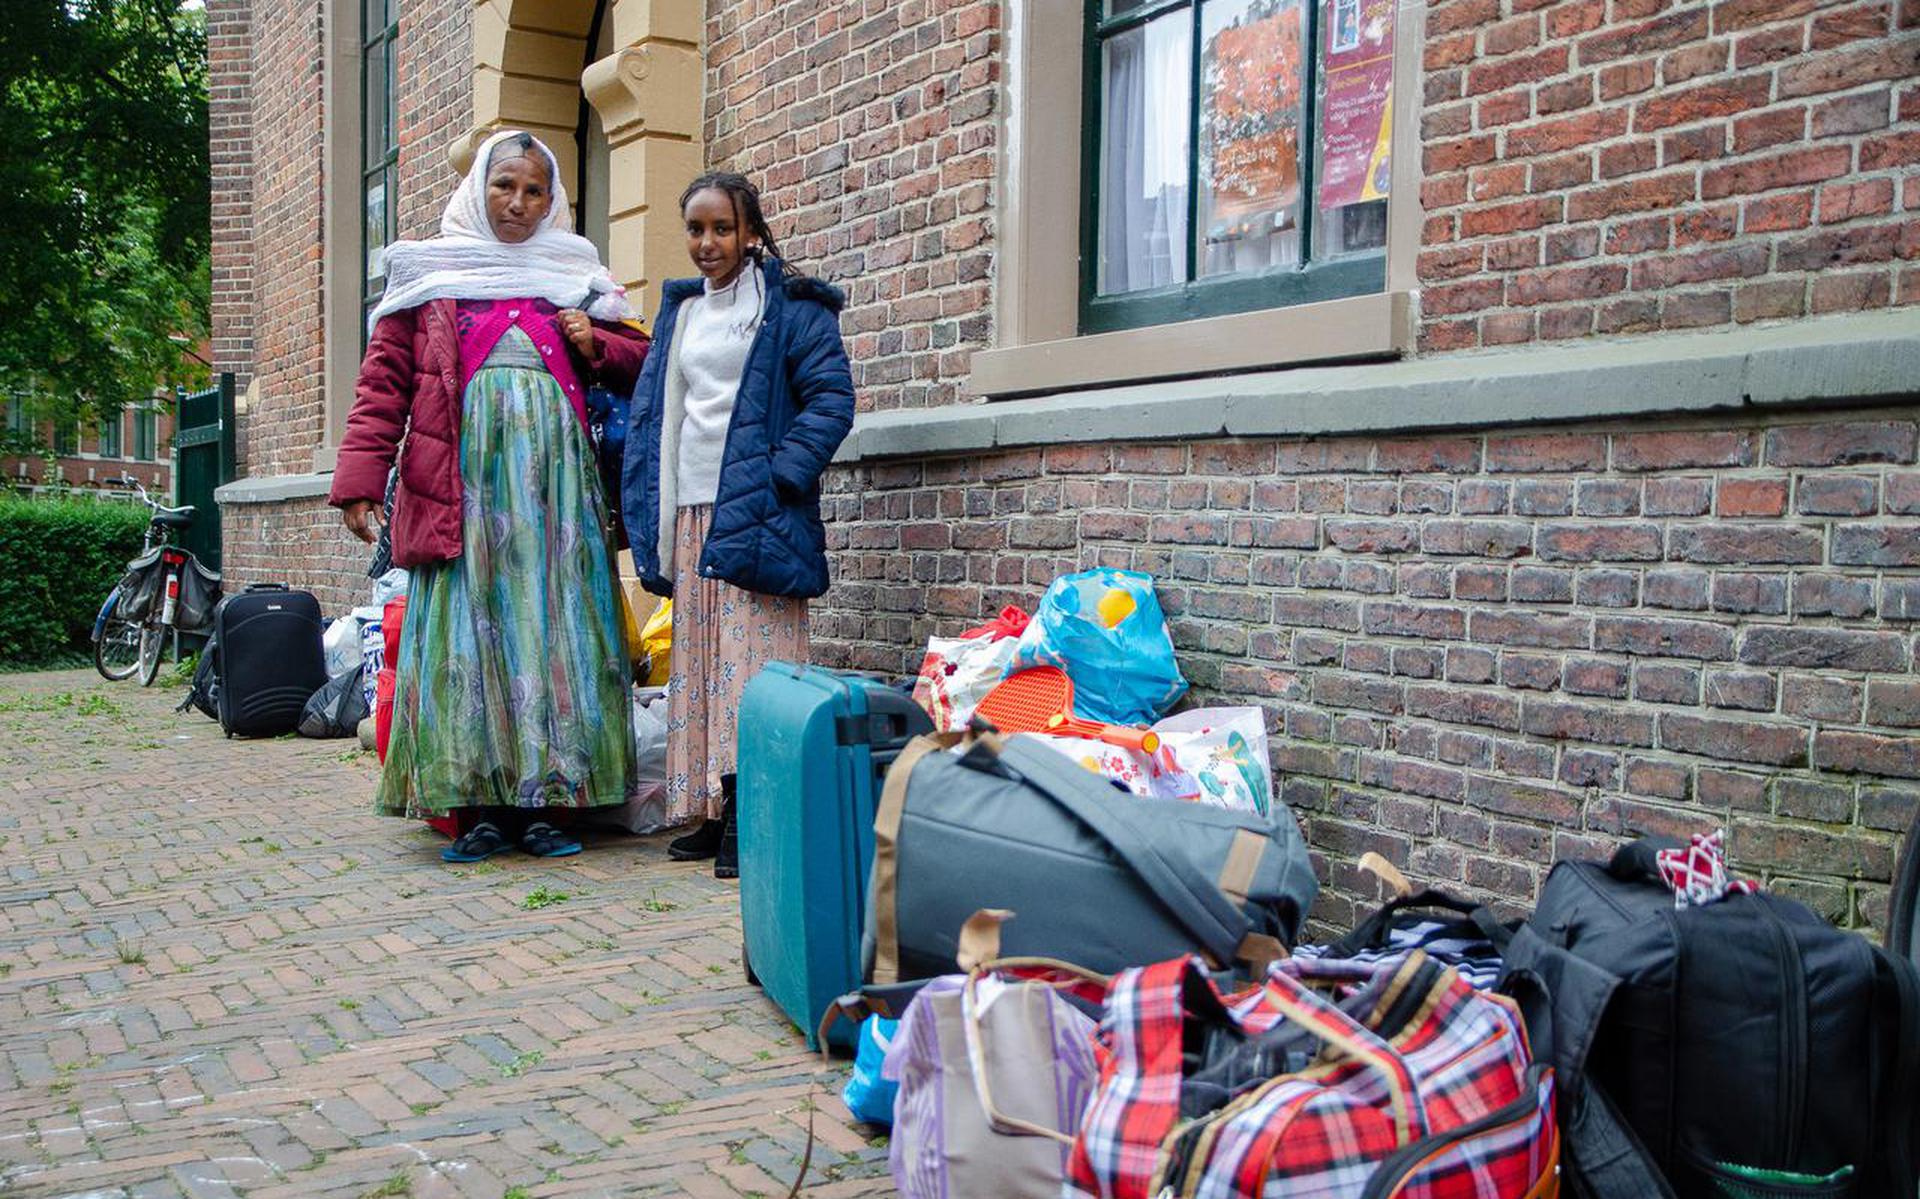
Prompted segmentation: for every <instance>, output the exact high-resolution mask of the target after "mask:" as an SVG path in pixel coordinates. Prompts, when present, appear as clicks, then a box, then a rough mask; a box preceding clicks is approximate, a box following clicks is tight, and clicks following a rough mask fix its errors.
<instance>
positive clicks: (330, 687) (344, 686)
mask: <svg viewBox="0 0 1920 1199" xmlns="http://www.w3.org/2000/svg"><path fill="white" fill-rule="evenodd" d="M360 684H361V668H360V667H358V666H353V667H349V668H348V669H346V670H343V671H341V672H340V673H339V674H337V675H335V676H334V677H333V678H332V679H330V680H328V682H327V685H326V686H324V687H322V688H320V690H318V691H316V692H314V693H313V696H312V698H310V699H308V700H307V704H306V707H304V708H302V709H301V710H300V723H299V725H298V726H296V727H295V729H294V731H295V732H296V733H299V734H300V735H301V736H302V737H351V736H353V735H354V733H356V732H358V731H359V729H360V722H361V721H362V720H365V719H366V718H367V715H368V712H367V692H366V688H364V687H362V686H361V685H360Z"/></svg>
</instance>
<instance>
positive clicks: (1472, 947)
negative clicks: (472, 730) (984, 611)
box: [738, 571, 1920, 1199]
mask: <svg viewBox="0 0 1920 1199" xmlns="http://www.w3.org/2000/svg"><path fill="white" fill-rule="evenodd" d="M1116 595H1118V596H1119V598H1111V597H1114V596H1116ZM1165 640H1166V630H1165V622H1164V619H1163V618H1162V617H1161V615H1160V612H1159V609H1158V607H1157V605H1156V604H1153V603H1152V590H1151V581H1150V580H1147V579H1145V578H1144V576H1127V575H1125V573H1124V572H1115V571H1099V572H1087V573H1086V574H1083V575H1076V576H1070V577H1069V578H1067V579H1063V580H1060V581H1058V582H1056V584H1055V585H1054V587H1053V588H1051V589H1049V591H1048V593H1047V596H1046V597H1045V598H1043V600H1042V602H1041V604H1040V606H1039V607H1038V608H1037V609H1036V611H1035V612H1034V614H1033V615H1032V617H1031V618H1028V617H1027V616H1026V615H1025V614H1024V613H1021V612H1019V611H1017V610H1013V611H1009V612H1006V613H1003V614H1002V615H1001V617H1000V618H998V619H997V620H995V621H994V622H991V623H990V624H989V625H987V626H983V627H982V628H980V629H976V630H971V631H970V632H969V634H968V635H966V636H963V637H961V638H957V639H953V640H951V641H942V640H940V639H936V640H935V642H934V643H933V644H932V645H931V646H930V647H929V653H928V656H927V665H926V666H925V667H924V668H923V670H922V672H921V677H920V679H919V680H917V683H916V689H915V696H914V697H913V698H909V697H908V696H907V695H906V694H905V692H904V691H903V689H902V688H900V687H899V686H896V685H893V684H890V683H888V682H887V681H885V680H880V679H875V678H871V677H868V676H863V675H857V674H849V673H841V672H833V671H827V670H821V669H817V668H807V667H795V666H787V665H783V664H775V665H774V666H772V667H769V668H768V670H767V671H765V672H764V673H763V674H762V675H761V676H759V677H757V678H756V679H755V680H754V681H753V682H752V683H751V684H750V685H749V687H748V690H747V694H746V698H745V700H744V701H743V705H742V712H741V727H742V733H741V737H742V743H741V747H740V763H741V774H740V781H739V800H738V803H739V811H738V820H739V835H740V865H741V909H742V926H743V933H744V945H743V955H744V958H745V962H746V966H747V972H748V977H749V978H750V979H752V980H754V981H755V982H757V983H758V984H759V985H761V986H762V987H763V988H764V989H765V991H766V993H767V995H768V996H769V997H770V998H771V999H773V1000H774V1002H775V1003H776V1004H777V1005H778V1006H779V1007H780V1008H782V1009H783V1010H784V1011H785V1012H786V1013H787V1014H788V1015H789V1016H790V1017H791V1018H792V1019H793V1020H794V1022H795V1023H796V1024H797V1025H798V1026H799V1027H800V1028H801V1029H802V1030H803V1031H805V1032H806V1033H807V1036H808V1039H809V1043H810V1044H812V1045H815V1046H816V1047H820V1048H822V1049H825V1048H827V1047H828V1046H838V1047H841V1048H851V1049H853V1050H854V1053H855V1061H854V1070H853V1076H852V1078H851V1079H850V1081H849V1083H848V1086H847V1090H846V1092H845V1096H844V1097H845V1099H846V1101H847V1104H848V1106H849V1108H850V1109H851V1110H852V1111H853V1112H854V1114H855V1116H856V1117H857V1118H860V1119H863V1120H868V1121H872V1122H874V1123H877V1124H891V1125H893V1126H894V1128H893V1136H892V1139H891V1142H890V1144H891V1148H890V1155H891V1164H892V1168H893V1174H894V1180H895V1183H896V1185H897V1186H898V1188H899V1190H900V1192H901V1193H902V1194H903V1195H906V1196H910V1197H919V1196H928V1197H932V1196H941V1197H943V1199H957V1197H961V1196H975V1195H978V1196H1025V1195H1033V1196H1041V1195H1047V1196H1055V1195H1063V1194H1064V1195H1070V1196H1081V1195H1084V1196H1139V1197H1142V1199H1146V1197H1157V1196H1172V1195H1180V1196H1193V1195H1205V1196H1248V1197H1251V1196H1295V1195H1301V1196H1305V1195H1312V1196H1329V1197H1330V1196H1354V1197H1362V1196H1365V1197H1382V1199H1384V1197H1387V1196H1423V1197H1425V1196H1435V1197H1437V1196H1475V1197H1478V1199H1495V1197H1506V1196H1513V1197H1516V1199H1518V1197H1532V1196H1551V1195H1558V1194H1560V1193H1562V1189H1563V1188H1564V1190H1565V1193H1566V1194H1568V1195H1577V1196H1592V1197H1598V1199H1615V1197H1619V1199H1625V1197H1628V1196H1633V1197H1641V1196H1670V1197H1674V1196H1677V1197H1683V1199H1691V1197H1695V1196H1698V1197H1701V1199H1706V1197H1710V1196H1711V1197H1721V1199H1783V1197H1787V1196H1855V1197H1862V1199H1864V1197H1868V1196H1914V1195H1916V1193H1920V1095H1916V1090H1920V977H1917V976H1916V973H1915V970H1914V968H1913V966H1912V964H1911V963H1909V962H1908V961H1906V960H1905V959H1903V958H1899V957H1896V956H1894V955H1890V954H1887V953H1885V952H1883V951H1881V950H1880V949H1878V948H1876V947H1875V946H1873V945H1871V944H1870V943H1869V942H1868V941H1866V940H1865V939H1864V938H1862V937H1860V936H1858V935H1856V934H1853V933H1848V932H1843V931H1840V930H1837V929H1835V928H1833V927H1831V926H1830V925H1828V924H1827V923H1826V922H1825V921H1824V920H1822V919H1821V918H1820V917H1818V916H1817V915H1815V914H1814V913H1812V912H1811V911H1810V910H1808V909H1807V908H1806V907H1804V906H1803V905H1801V904H1798V903H1796V902H1794V901H1792V900H1790V899H1786V898H1784V897H1780V896H1775V895H1770V894H1767V893H1765V892H1764V891H1761V890H1759V889H1758V888H1756V887H1754V886H1753V885H1751V884H1749V883H1747V882H1744V881H1741V880H1739V879H1738V878H1736V877H1735V876H1734V875H1733V873H1732V872H1731V871H1730V869H1729V868H1728V866H1727V863H1726V861H1725V858H1724V855H1723V853H1722V850H1721V845H1720V839H1719V835H1718V834H1717V833H1711V832H1705V831H1703V835H1701V836H1697V837H1695V838H1694V839H1693V841H1692V843H1690V844H1678V843H1673V842H1666V841H1657V840H1644V841H1638V842H1634V843H1631V844H1628V845H1626V846H1624V847H1623V848H1621V849H1620V850H1619V852H1618V853H1617V854H1616V855H1615V856H1614V857H1613V858H1612V859H1611V860H1610V861H1606V862H1561V863H1560V864H1558V865H1556V866H1555V867H1554V869H1553V871H1552V872H1551V874H1550V876H1549V878H1548V881H1547V883H1546V886H1545V887H1544V889H1543V891H1542V894H1541V896H1540V899H1539V903H1538V905H1537V907H1536V909H1535V910H1534V912H1533V913H1532V914H1531V915H1530V916H1529V917H1528V918H1527V919H1525V920H1524V921H1511V922H1502V921H1501V920H1500V919H1498V918H1497V917H1496V915H1495V914H1494V913H1493V912H1492V911H1491V910H1489V909H1487V908H1485V907H1482V906H1479V905H1477V904H1475V903H1473V902H1470V901H1467V900H1465V899H1463V898H1461V897H1458V896H1453V895H1449V894H1446V893H1444V892H1440V891H1433V890H1427V891H1419V890H1416V889H1415V888H1414V887H1412V886H1411V885H1409V884H1408V883H1407V882H1406V880H1405V879H1404V878H1402V877H1400V875H1399V873H1398V871H1396V870H1394V869H1393V868H1392V867H1391V866H1389V865H1387V864H1385V863H1374V865H1375V866H1376V869H1377V871H1378V873H1380V874H1381V875H1382V877H1383V878H1385V879H1387V880H1388V882H1389V884H1390V885H1391V889H1393V890H1394V891H1395V892H1396V894H1395V897H1394V898H1393V899H1391V900H1389V901H1388V902H1387V903H1386V904H1385V905H1384V906H1383V907H1381V908H1380V909H1379V910H1378V911H1376V912H1375V913H1373V914H1372V915H1371V916H1370V917H1369V918H1368V919H1367V920H1365V921H1363V922H1362V923H1361V924H1360V925H1359V926H1358V927H1356V928H1355V929H1353V930H1352V931H1351V932H1350V933H1348V934H1347V935H1346V936H1344V937H1341V938H1339V939H1338V940H1336V941H1333V942H1331V943H1325V944H1316V945H1303V944H1300V943H1299V941H1300V938H1301V936H1302V933H1303V930H1304V928H1305V927H1306V920H1307V917H1308V915H1309V913H1310V912H1311V910H1312V905H1313V902H1314V899H1315V897H1316V893H1317V884H1316V882H1315V876H1314V871H1313V867H1312V863H1311V862H1310V860H1309V856H1308V852H1307V847H1306V845H1305V843H1304V841H1303V840H1302V837H1301V835H1300V831H1299V828H1298V826H1297V824H1296V823H1295V821H1294V818H1293V816H1292V814H1291V813H1290V812H1289V811H1287V809H1286V808H1285V807H1284V806H1282V805H1278V804H1275V803H1274V802H1273V800H1272V795H1273V788H1272V780H1271V777H1270V775H1269V774H1268V773H1267V769H1268V768H1267V764H1266V758H1265V754H1264V747H1265V737H1264V726H1260V727H1257V728H1247V729H1244V730H1242V729H1240V728H1238V727H1236V724H1235V722H1236V721H1237V719H1238V717H1237V715H1236V714H1234V713H1233V711H1232V710H1230V709H1228V710H1219V709H1216V710H1210V711H1209V710H1201V712H1200V713H1198V714H1196V713H1194V712H1187V713H1182V714H1180V715H1177V716H1173V717H1172V718H1171V720H1169V717H1168V713H1167V709H1168V708H1169V707H1170V706H1171V705H1172V704H1173V703H1174V702H1176V701H1177V700H1179V699H1180V698H1181V695H1182V694H1183V693H1184V691H1185V684H1184V683H1183V682H1181V681H1180V680H1179V678H1178V673H1177V671H1174V672H1173V673H1172V674H1171V676H1169V673H1168V669H1167V667H1168V666H1169V665H1170V664H1171V661H1172V659H1171V645H1170V643H1167V644H1166V645H1165V647H1164V652H1163V649H1162V642H1165ZM1036 674H1037V675H1039V676H1040V677H1039V678H1038V679H1036V678H1034V677H1033V676H1035V675H1036ZM1055 676H1061V677H1055ZM1063 678H1064V683H1063V681H1062V679H1063ZM1009 692H1011V693H1009ZM916 700H917V701H918V702H916ZM1223 728H1224V729H1228V730H1230V731H1232V732H1233V734H1234V735H1235V736H1236V737H1237V739H1238V742H1239V744H1235V743H1234V742H1233V741H1232V740H1230V739H1229V738H1228V737H1226V736H1223V735H1221V734H1220V732H1219V730H1221V729H1223ZM1201 729H1204V730H1207V732H1206V734H1205V735H1204V736H1202V737H1200V738H1199V739H1198V740H1183V734H1189V733H1193V732H1195V731H1197V730H1201ZM1202 780H1211V784H1209V783H1208V782H1206V781H1202ZM1229 781H1237V783H1238V784H1239V785H1238V786H1229V785H1228V783H1229Z"/></svg>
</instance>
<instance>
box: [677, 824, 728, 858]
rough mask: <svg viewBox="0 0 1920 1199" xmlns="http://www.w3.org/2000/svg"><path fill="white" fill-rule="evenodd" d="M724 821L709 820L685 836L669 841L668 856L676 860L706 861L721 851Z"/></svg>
mask: <svg viewBox="0 0 1920 1199" xmlns="http://www.w3.org/2000/svg"><path fill="white" fill-rule="evenodd" d="M723 823H724V821H720V820H708V821H705V822H703V823H702V824H701V825H700V827H699V828H697V829H694V830H693V831H692V832H690V833H688V834H687V835H686V836H684V837H675V838H674V839H673V840H671V841H669V842H667V857H668V859H669V860H671V861H675V862H704V861H706V860H707V859H708V858H710V857H712V856H713V855H714V854H716V853H719V852H720V826H721V825H722V824H723Z"/></svg>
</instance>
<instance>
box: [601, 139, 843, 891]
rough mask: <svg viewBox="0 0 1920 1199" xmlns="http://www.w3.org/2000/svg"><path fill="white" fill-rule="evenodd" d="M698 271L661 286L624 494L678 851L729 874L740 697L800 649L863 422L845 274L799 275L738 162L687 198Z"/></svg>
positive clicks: (823, 585)
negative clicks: (662, 691) (668, 643)
mask: <svg viewBox="0 0 1920 1199" xmlns="http://www.w3.org/2000/svg"><path fill="white" fill-rule="evenodd" d="M680 211H681V214H682V216H683V217H684V218H685V221H686V230H687V253H688V255H689V256H690V257H691V258H692V259H693V264H694V266H696V267H698V268H699V270H700V274H701V278H699V279H674V280H669V281H668V282H667V284H666V287H665V289H664V292H663V295H662V302H661V308H660V319H659V321H658V322H657V323H656V326H655V330H654V345H653V350H652V352H651V353H650V354H649V355H648V357H647V361H646V366H645V368H644V369H643V370H642V372H641V374H640V380H639V383H638V384H637V385H636V386H635V388H634V393H633V416H632V426H631V430H630V432H629V433H628V436H627V455H626V470H625V477H624V478H623V479H622V485H621V498H622V501H623V507H624V509H625V514H626V523H627V535H628V538H629V540H630V541H631V543H632V546H633V558H634V565H635V566H636V567H637V568H638V570H639V572H640V578H641V581H642V582H643V583H644V584H645V586H646V588H647V590H649V591H652V592H655V593H657V594H661V595H671V596H672V597H673V664H672V677H671V679H670V681H669V682H668V685H667V694H668V719H667V734H668V740H667V807H668V818H669V820H673V821H676V822H678V821H685V820H689V819H692V818H694V817H704V818H705V823H704V824H702V825H701V826H700V828H699V829H698V830H696V831H695V832H693V833H691V834H689V835H687V836H684V837H681V838H680V839H679V840H677V841H674V842H673V843H672V844H671V845H670V846H669V847H668V854H669V856H671V857H672V858H674V859H675V860H676V861H693V860H698V859H703V858H715V859H716V860H715V862H714V869H713V872H714V874H715V876H717V877H720V878H733V877H736V876H737V874H738V872H739V867H738V864H737V859H736V857H735V854H734V838H733V779H734V755H735V739H736V736H737V733H738V712H739V706H740V695H741V692H742V691H743V690H745V688H746V685H747V680H749V679H751V678H752V677H753V676H754V675H755V674H756V673H758V672H759V670H760V668H761V667H763V666H765V665H766V664H767V663H768V662H770V661H773V660H775V659H781V660H785V661H804V660H805V658H806V654H807V605H806V601H807V600H808V599H810V598H812V597H814V596H817V595H821V594H824V593H825V592H826V590H827V554H826V530H825V529H824V527H823V526H822V525H821V523H820V476H821V473H822V472H824V471H825V470H826V468H827V463H828V461H829V460H830V459H832V457H833V454H834V451H835V450H836V449H838V448H839V446H840V442H841V441H842V440H843V439H844V438H845V437H846V435H847V430H848V429H850V428H851V427H852V425H853V378H852V374H851V372H850V371H849V370H848V367H847V351H846V347H845V346H844V345H843V344H842V343H841V340H840V317H839V314H840V308H841V305H842V304H844V303H845V297H843V296H842V295H841V293H840V291H839V290H838V289H837V288H834V287H831V286H829V285H828V284H825V283H822V282H821V281H819V280H818V279H813V278H809V277H807V276H805V275H801V274H799V273H798V272H796V271H795V270H794V269H793V268H792V267H790V266H789V265H787V264H786V263H785V262H782V261H781V259H780V251H779V247H778V246H776V245H775V244H774V240H773V233H772V231H771V230H769V229H768V228H767V220H766V217H765V215H764V214H763V213H762V211H761V207H760V193H759V192H758V191H757V190H756V189H755V188H754V186H753V184H751V183H749V182H748V181H747V179H746V177H745V176H742V175H736V174H732V173H728V172H716V173H713V174H707V175H702V176H701V177H700V178H698V179H695V180H694V181H693V182H692V183H691V184H689V185H688V187H687V190H686V191H685V192H684V193H682V194H681V197H680Z"/></svg>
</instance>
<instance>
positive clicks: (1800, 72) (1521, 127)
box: [1420, 0, 1920, 351]
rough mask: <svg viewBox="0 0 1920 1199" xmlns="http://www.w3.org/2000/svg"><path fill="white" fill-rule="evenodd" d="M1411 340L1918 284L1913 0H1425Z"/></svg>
mask: <svg viewBox="0 0 1920 1199" xmlns="http://www.w3.org/2000/svg"><path fill="white" fill-rule="evenodd" d="M1427 31H1428V41H1427V44H1426V68H1427V75H1426V110H1425V117H1424V121H1423V125H1422V129H1423V137H1424V139H1425V143H1426V153H1425V171H1424V179H1423V183H1422V186H1421V198H1422V201H1423V203H1424V205H1425V208H1426V212H1427V221H1426V231H1425V236H1424V238H1423V249H1422V253H1421V257H1420V278H1421V282H1422V284H1423V287H1424V291H1423V293H1422V295H1421V310H1422V313H1423V318H1424V319H1423V323H1422V327H1421V334H1420V345H1421V348H1422V350H1425V351H1435V350H1454V349H1462V348H1468V347H1474V346H1492V345H1506V344H1512V343H1518V342H1529V341H1534V340H1536V339H1537V340H1541V341H1547V340H1553V339H1560V338H1572V337H1585V336H1588V335H1590V334H1617V333H1640V332H1648V331H1653V330H1659V329H1697V328H1705V327H1710V326H1716V325H1728V324H1731V323H1735V322H1738V323H1746V322H1749V321H1758V320H1767V319H1772V318H1782V317H1798V316H1802V315H1804V314H1808V313H1824V312H1843V311H1856V310H1859V309H1864V308H1880V307H1885V306H1887V305H1889V304H1911V303H1915V302H1920V267H1916V266H1914V265H1912V261H1913V260H1914V259H1915V258H1920V216H1916V212H1920V174H1916V172H1915V164H1916V163H1920V82H1916V81H1915V80H1916V76H1920V5H1916V4H1914V3H1913V2H1912V0H1900V2H1899V3H1898V4H1896V3H1894V2H1893V0H1866V2H1864V3H1835V2H1833V0H1711V2H1709V0H1680V2H1677V3H1676V2H1674V0H1561V2H1558V3H1556V2H1554V0H1433V3H1432V6H1431V13H1430V16H1429V20H1428V28H1427Z"/></svg>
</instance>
